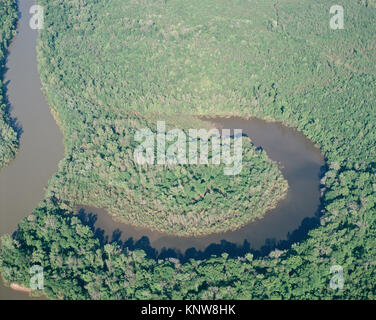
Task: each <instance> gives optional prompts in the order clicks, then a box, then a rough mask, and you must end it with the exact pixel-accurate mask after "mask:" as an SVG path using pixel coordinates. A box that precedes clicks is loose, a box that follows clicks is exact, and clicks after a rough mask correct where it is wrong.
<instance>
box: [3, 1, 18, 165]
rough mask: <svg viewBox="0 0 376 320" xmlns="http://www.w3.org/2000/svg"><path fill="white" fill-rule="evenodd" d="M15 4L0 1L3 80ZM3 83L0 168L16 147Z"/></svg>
mask: <svg viewBox="0 0 376 320" xmlns="http://www.w3.org/2000/svg"><path fill="white" fill-rule="evenodd" d="M16 24H17V4H16V1H14V0H3V1H1V2H0V26H1V27H0V79H1V80H3V76H4V72H5V61H6V57H7V50H8V46H9V44H10V41H11V39H12V38H13V36H14V35H15V34H16ZM8 109H9V108H8V105H7V101H6V97H5V85H3V81H2V85H1V86H0V170H1V168H3V167H4V166H6V165H7V164H9V162H10V161H12V160H13V158H14V156H15V154H16V152H17V149H18V134H17V132H16V130H15V128H14V126H13V123H12V121H11V119H10V115H9V110H8Z"/></svg>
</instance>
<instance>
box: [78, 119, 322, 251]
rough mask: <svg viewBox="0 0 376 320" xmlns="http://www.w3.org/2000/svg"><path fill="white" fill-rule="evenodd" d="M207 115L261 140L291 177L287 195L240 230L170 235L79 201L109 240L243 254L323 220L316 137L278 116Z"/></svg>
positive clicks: (129, 244)
mask: <svg viewBox="0 0 376 320" xmlns="http://www.w3.org/2000/svg"><path fill="white" fill-rule="evenodd" d="M208 121H210V122H211V123H212V124H213V127H214V126H215V127H217V128H220V129H221V128H227V129H242V130H243V133H244V134H246V135H247V136H249V137H250V138H251V140H252V142H253V143H254V144H255V145H256V146H261V147H262V148H263V149H264V150H265V151H266V152H267V154H268V156H269V157H270V158H271V159H272V160H274V161H276V162H277V163H278V165H279V167H280V170H281V171H282V174H283V175H284V177H285V179H287V181H288V183H289V190H288V193H287V196H286V198H285V199H283V200H281V201H280V202H279V203H278V205H277V207H276V208H275V209H273V210H270V211H268V212H267V213H266V215H265V216H264V218H263V219H260V220H257V221H255V222H252V223H249V224H248V225H246V226H244V227H242V228H240V229H238V230H236V231H230V232H226V233H220V234H212V235H209V236H204V237H177V236H169V235H166V234H163V233H159V232H154V231H150V230H148V229H144V228H138V227H134V226H131V225H126V224H123V223H119V222H115V221H114V220H113V219H112V218H111V216H110V215H109V214H108V213H107V212H106V211H105V210H103V209H98V208H92V207H87V206H81V207H79V209H83V211H84V212H85V213H86V214H88V213H92V214H93V215H94V218H95V220H96V221H95V223H92V225H93V226H94V228H96V229H98V231H97V233H98V234H99V235H104V237H103V238H104V240H105V241H113V240H120V241H121V243H122V244H125V246H127V247H129V248H132V249H134V248H145V249H147V248H149V249H150V250H151V251H155V250H157V251H158V254H157V255H159V256H162V257H166V256H176V257H181V255H188V256H191V257H205V254H203V255H202V254H201V255H200V254H197V252H196V253H195V252H194V251H201V252H207V255H208V254H209V255H210V254H212V253H220V252H223V251H227V252H231V251H233V252H234V251H236V252H237V253H238V254H243V253H244V252H247V251H248V250H249V249H253V250H255V251H260V252H262V251H265V252H266V251H267V250H268V247H269V248H270V247H273V243H279V242H280V241H283V240H291V239H294V240H300V239H301V238H302V237H303V236H304V235H305V234H306V233H305V232H304V230H307V229H309V228H310V227H311V226H312V224H315V223H317V222H318V220H317V213H318V211H319V207H320V190H319V183H320V176H321V170H322V167H323V165H324V158H323V156H322V153H321V151H320V150H319V148H317V147H316V146H315V145H314V143H313V142H312V141H310V140H308V139H307V138H306V137H305V136H304V135H303V134H302V133H300V132H298V131H297V130H295V129H292V128H288V127H286V126H284V125H282V124H281V123H279V122H267V121H264V120H260V119H255V118H252V119H248V120H246V119H242V118H214V119H210V120H208ZM315 217H316V218H315ZM86 218H87V217H86ZM294 231H295V233H294ZM153 249H155V250H153ZM171 249H172V250H173V251H175V253H176V255H175V253H174V252H171ZM189 249H190V250H189ZM187 250H188V252H187ZM192 250H193V251H192ZM161 253H162V255H160V254H161ZM235 254H236V253H235Z"/></svg>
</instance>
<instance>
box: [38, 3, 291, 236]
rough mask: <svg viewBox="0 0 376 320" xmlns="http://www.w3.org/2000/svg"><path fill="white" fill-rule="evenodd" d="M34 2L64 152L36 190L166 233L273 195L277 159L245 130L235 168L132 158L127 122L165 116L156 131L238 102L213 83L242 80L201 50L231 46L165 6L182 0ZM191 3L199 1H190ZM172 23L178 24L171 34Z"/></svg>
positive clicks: (283, 185) (142, 123)
mask: <svg viewBox="0 0 376 320" xmlns="http://www.w3.org/2000/svg"><path fill="white" fill-rule="evenodd" d="M42 4H44V5H47V12H48V13H49V14H48V15H47V16H46V19H45V27H46V28H45V30H44V31H42V33H41V39H40V42H39V48H38V49H39V50H38V51H39V62H40V72H41V77H42V82H43V84H44V90H45V92H46V94H47V97H48V99H49V102H50V104H51V105H52V106H53V107H54V108H56V110H57V112H58V114H59V123H60V124H61V126H62V128H63V132H64V133H65V143H66V145H67V153H68V156H67V158H66V159H65V161H64V163H63V164H62V165H61V168H60V171H59V173H58V174H57V175H56V176H55V178H54V179H53V180H52V181H51V183H50V185H51V187H50V189H49V194H48V196H51V197H54V198H55V199H56V200H58V201H60V202H63V203H66V204H67V205H69V206H70V207H72V206H74V205H82V204H85V205H91V206H95V207H100V208H105V209H107V210H108V211H109V212H111V213H112V214H113V215H115V216H116V217H117V218H118V219H119V220H121V221H125V222H127V223H131V224H134V225H137V226H142V227H147V228H152V229H155V230H158V231H162V232H168V233H169V234H178V235H204V234H210V233H213V232H222V231H226V230H232V229H236V228H239V227H241V226H242V225H244V224H246V223H247V222H250V221H252V220H255V219H257V218H260V217H262V216H263V215H264V214H265V212H266V211H267V210H269V209H271V208H273V207H274V206H275V205H276V204H277V203H278V201H279V200H280V199H281V198H283V197H284V196H285V194H286V190H287V182H286V181H285V180H284V179H283V176H282V174H281V173H280V172H279V170H278V168H277V165H276V164H275V163H272V162H271V161H270V160H269V159H268V158H267V155H266V153H265V152H263V151H261V152H259V151H256V150H255V147H254V146H253V145H251V143H250V141H249V139H248V138H243V140H244V141H243V150H244V152H243V164H242V166H243V168H242V171H241V173H240V174H239V175H236V176H226V175H224V173H223V170H224V165H223V164H222V165H211V164H210V165H208V166H206V165H199V166H197V165H191V164H189V165H179V166H160V165H152V166H148V167H141V166H140V165H138V164H135V163H134V157H133V153H134V150H135V148H136V147H137V145H138V144H139V143H138V142H135V141H134V136H135V132H136V130H137V129H140V128H150V129H151V130H153V132H154V133H156V122H157V120H164V121H167V124H168V128H167V130H169V129H173V128H180V129H184V130H186V133H187V129H189V128H208V124H207V123H204V122H203V121H201V120H199V119H198V118H195V117H193V116H194V115H213V114H225V113H226V111H228V110H230V109H234V107H235V106H237V105H239V104H240V100H239V99H238V98H239V97H237V95H238V94H235V91H234V88H235V86H234V87H232V86H229V87H228V88H226V89H225V90H224V89H223V88H225V87H226V83H228V82H229V81H230V80H231V79H230V78H231V77H233V76H235V77H243V78H244V79H243V80H242V81H245V79H246V78H245V76H246V75H245V73H244V72H242V74H238V71H237V70H234V69H233V66H235V65H236V64H237V62H236V61H233V59H231V64H227V63H225V62H224V61H222V62H221V63H220V64H218V63H219V61H218V57H213V53H214V52H217V53H218V54H219V55H221V54H223V55H224V57H223V59H226V60H229V61H230V57H232V56H233V55H234V50H235V49H234V48H230V47H229V46H224V44H223V41H227V40H226V39H225V37H224V35H222V36H221V38H220V39H218V40H216V41H214V42H213V44H212V45H209V42H208V39H209V38H211V37H212V35H211V32H210V30H208V29H207V27H205V26H201V27H197V26H196V23H198V21H195V20H194V21H191V20H190V18H189V17H184V20H181V19H180V18H177V17H176V16H175V15H176V14H177V13H185V12H189V11H190V10H191V9H192V10H193V8H190V7H189V8H181V7H180V4H179V3H171V9H172V11H171V12H170V13H168V14H166V13H163V12H165V10H166V6H165V4H163V3H162V2H158V1H157V2H146V3H145V4H140V3H130V2H126V1H125V2H124V1H105V2H97V3H93V2H85V1H80V2H77V1H65V2H64V3H61V2H56V1H49V2H48V3H43V2H42ZM193 7H194V6H193ZM194 10H195V12H197V14H198V13H200V12H201V10H200V6H199V7H198V8H195V9H194ZM57 17H59V18H57ZM199 17H200V19H199V20H200V21H201V20H202V21H206V20H205V19H206V18H207V17H206V16H205V15H202V16H199ZM179 21H180V22H179ZM213 23H214V22H213ZM221 23H222V22H218V24H221ZM215 24H217V22H216V23H215ZM222 27H223V26H222ZM174 28H178V29H179V30H180V29H181V30H180V31H179V32H183V33H184V35H182V36H181V37H180V36H178V35H177V36H171V35H170V33H171V34H175V33H176V32H177V31H176V30H175V29H174ZM67 30H69V32H68V31H67ZM221 48H223V49H221ZM226 48H228V50H227V49H226ZM236 50H239V48H238V49H236ZM221 51H223V52H222V53H221ZM226 57H227V58H226ZM188 60H189V61H191V62H189V61H188ZM216 60H217V61H216ZM239 70H240V69H239ZM217 80H220V81H221V82H222V83H221V84H220V85H219V84H218V83H217ZM239 81H240V80H239ZM237 82H238V80H237ZM234 85H235V84H234ZM225 92H226V93H228V94H226V96H223V93H225ZM217 111H218V112H217ZM182 118H184V120H183V121H182ZM167 147H168V145H167ZM188 152H189V151H188ZM209 163H211V162H210V159H209Z"/></svg>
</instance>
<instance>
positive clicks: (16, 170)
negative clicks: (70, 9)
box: [0, 0, 64, 299]
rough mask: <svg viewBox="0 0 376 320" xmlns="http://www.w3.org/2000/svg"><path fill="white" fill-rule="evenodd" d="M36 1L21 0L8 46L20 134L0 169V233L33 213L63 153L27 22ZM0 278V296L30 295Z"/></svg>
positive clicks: (9, 85) (8, 79)
mask: <svg viewBox="0 0 376 320" xmlns="http://www.w3.org/2000/svg"><path fill="white" fill-rule="evenodd" d="M33 4H35V0H21V1H19V3H18V6H19V11H20V20H19V24H18V34H17V36H16V37H15V38H14V39H13V42H12V44H11V46H10V49H9V54H8V60H7V63H6V68H7V72H6V74H5V76H4V83H5V87H6V90H7V97H8V101H9V103H10V105H11V110H10V112H11V116H12V117H13V118H16V119H17V122H18V124H19V125H20V127H21V128H22V134H21V139H20V148H19V152H18V154H17V156H16V159H15V160H14V161H13V162H12V163H11V164H10V165H9V166H8V167H6V168H4V169H3V170H2V171H1V172H0V235H3V234H6V233H13V232H14V231H15V230H16V229H17V225H18V223H19V222H20V221H21V220H22V219H23V218H24V217H26V216H28V215H29V214H31V212H32V211H33V209H34V208H35V207H36V206H37V205H38V203H39V202H40V201H41V200H42V199H43V196H44V193H45V187H46V186H47V183H48V180H49V179H50V178H51V177H52V175H53V174H54V173H55V172H56V171H57V169H58V163H59V161H60V160H61V159H63V157H64V146H63V136H62V134H61V132H60V130H59V128H58V126H57V125H56V123H55V120H54V119H53V117H52V115H51V113H50V111H49V107H48V105H47V103H46V100H45V98H44V96H43V94H42V93H41V90H40V89H41V83H40V78H39V73H38V65H37V53H36V41H37V36H38V30H32V29H31V28H30V26H29V19H30V17H31V16H30V14H29V10H30V7H31V6H32V5H33ZM0 282H1V284H0V299H22V298H27V297H28V295H26V294H22V293H19V292H15V291H13V290H10V289H8V288H5V287H4V285H3V283H2V281H0Z"/></svg>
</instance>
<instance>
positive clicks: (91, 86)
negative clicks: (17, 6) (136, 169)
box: [0, 0, 376, 299]
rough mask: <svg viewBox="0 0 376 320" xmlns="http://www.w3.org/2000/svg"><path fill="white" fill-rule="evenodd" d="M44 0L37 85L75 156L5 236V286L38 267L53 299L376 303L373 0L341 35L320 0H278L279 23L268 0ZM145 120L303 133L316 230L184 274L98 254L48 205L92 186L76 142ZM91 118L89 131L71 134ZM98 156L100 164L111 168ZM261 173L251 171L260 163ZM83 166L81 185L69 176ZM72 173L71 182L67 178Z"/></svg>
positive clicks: (165, 263) (171, 264)
mask: <svg viewBox="0 0 376 320" xmlns="http://www.w3.org/2000/svg"><path fill="white" fill-rule="evenodd" d="M40 3H41V4H43V5H44V6H45V7H46V9H47V10H46V12H48V15H49V17H46V23H47V25H46V29H45V30H44V31H43V32H42V34H41V39H40V42H39V43H40V47H39V53H40V54H39V59H40V65H41V66H43V68H41V73H42V81H43V83H44V88H45V90H46V93H47V96H48V99H49V102H50V103H51V105H53V106H55V107H56V109H57V110H58V112H59V115H60V116H61V121H62V123H63V124H64V129H65V130H66V131H65V133H66V134H65V137H66V145H67V146H69V148H70V149H69V150H74V151H75V152H72V153H70V152H69V153H68V154H69V155H70V157H71V158H68V159H67V161H65V162H64V164H63V165H62V168H61V170H60V172H59V174H57V175H56V177H54V179H53V180H52V182H51V187H50V190H49V191H48V192H49V193H48V194H47V197H46V200H45V201H44V202H43V203H41V205H40V206H39V207H38V208H37V209H36V210H35V211H34V213H33V214H32V215H31V216H29V217H28V218H26V219H24V220H23V221H22V222H21V223H20V226H19V230H18V232H17V233H16V234H15V237H14V238H11V237H10V236H5V237H3V239H2V250H1V254H0V270H1V273H2V275H3V277H4V279H5V281H6V282H7V283H14V282H15V283H18V284H22V285H25V286H28V283H29V280H30V273H29V270H30V267H31V266H32V265H35V264H36V265H41V266H42V267H43V269H44V275H45V289H44V292H45V293H46V295H47V296H48V297H49V298H62V299H375V298H376V283H375V281H374V279H375V278H376V261H375V257H376V240H375V239H376V184H375V181H376V152H375V151H376V144H375V138H376V136H375V132H376V122H375V119H376V114H375V108H374V106H375V104H376V100H375V94H374V93H375V88H374V84H375V82H376V72H375V71H376V69H375V68H376V63H375V55H374V49H375V47H376V44H375V37H374V34H375V31H376V30H375V26H376V25H375V23H374V18H375V15H376V11H375V8H374V6H372V5H369V4H372V1H369V2H366V1H353V0H343V1H342V2H341V4H342V5H343V6H344V7H345V8H346V11H345V12H346V23H345V30H336V31H334V30H330V28H329V19H330V15H329V13H328V12H329V6H328V3H327V1H325V0H317V1H314V2H312V1H309V0H304V1H302V0H300V1H298V0H289V1H283V2H279V3H278V16H277V15H276V9H275V2H274V1H268V0H251V1H244V0H232V1H230V2H229V1H221V0H216V1H212V0H203V1H202V0H201V1H174V0H170V1H142V2H141V1H129V2H126V1H120V0H119V1H115V0H111V1H103V0H101V1H94V0H92V1H57V0H56V1H47V0H43V1H40ZM367 3H368V5H367ZM99 16H100V17H101V18H100V19H98V17H99ZM120 21H121V25H122V28H119V27H118V26H119V24H120ZM102 25H103V26H102ZM98 30H100V32H97V31H98ZM106 30H107V31H106ZM157 39H158V40H159V42H158V41H157ZM126 40H128V41H126ZM131 40H132V41H131ZM182 42H184V46H183V45H182V44H181V43H182ZM205 46H206V47H205ZM197 48H199V49H200V50H198V49H197ZM55 50H56V51H55ZM75 50H76V51H75ZM188 50H191V51H188ZM52 52H53V54H52ZM59 52H60V54H59ZM67 52H71V55H70V56H69V55H67ZM120 53H122V54H124V55H126V56H127V58H128V59H127V61H132V63H127V62H126V61H125V62H124V56H121V54H120ZM155 55H157V56H155ZM117 59H119V60H117ZM179 59H180V60H179ZM92 61H96V63H95V64H94V65H93V64H92ZM158 61H165V62H164V63H159V62H158ZM154 62H158V63H154ZM182 63H184V65H185V66H186V67H185V68H183V67H182ZM162 66H165V69H161V68H162ZM349 66H351V67H349ZM50 74H51V75H52V76H49V75H50ZM103 75H106V76H105V77H104V76H103ZM163 76H164V78H163ZM154 77H157V78H158V81H153V79H154ZM145 79H148V81H145ZM163 79H164V81H163ZM184 80H185V82H184ZM179 81H181V82H179ZM177 83H180V85H179V86H177V85H176V84H177ZM178 88H179V90H178ZM157 92H159V96H158V95H157ZM195 92H197V94H195ZM210 99H213V100H210ZM189 101H191V104H189ZM210 101H215V103H209V102H210ZM109 102H111V103H109ZM116 102H118V105H117V104H116ZM235 102H236V103H235ZM84 106H88V107H84ZM89 106H90V107H89ZM161 106H163V109H162V107H161ZM218 106H219V107H218ZM137 108H140V109H137ZM148 108H150V109H148ZM214 108H215V109H214ZM88 110H90V112H89V111H88ZM131 110H133V111H134V112H139V113H138V114H136V113H134V114H132V113H131V112H130V111H131ZM147 110H150V111H154V112H160V113H162V114H163V116H165V115H166V114H172V113H173V111H174V110H175V111H179V112H183V111H184V112H185V113H186V114H199V115H205V114H207V115H212V114H213V110H214V111H215V113H216V114H230V113H233V114H239V115H244V116H246V115H254V116H258V117H261V118H264V119H270V120H281V121H283V122H284V123H285V124H287V125H290V126H293V127H296V128H298V129H299V130H301V131H303V133H305V134H306V135H307V136H308V137H310V138H311V139H312V140H313V141H315V142H316V143H317V144H319V145H320V147H321V149H322V151H323V152H324V153H325V154H326V158H327V161H328V167H327V168H326V169H327V170H326V173H325V176H324V177H323V179H322V181H321V191H322V194H323V198H322V203H323V212H322V217H321V221H320V222H321V223H320V226H319V227H317V228H316V229H314V230H311V231H310V232H309V234H308V236H307V238H306V239H305V240H304V241H302V242H301V243H296V244H294V245H292V247H291V248H288V249H286V250H282V249H281V250H275V251H272V252H271V253H270V255H269V256H267V257H258V258H256V257H255V256H254V255H253V254H252V253H248V254H246V255H245V256H244V257H231V256H229V255H228V254H223V255H221V256H219V257H216V256H213V257H211V258H208V259H207V260H205V261H197V260H193V259H191V260H190V261H187V262H185V263H181V262H180V261H178V260H175V259H171V260H158V261H155V260H153V259H150V258H149V257H147V256H146V253H145V252H144V251H142V250H135V251H128V252H122V251H121V248H120V247H119V246H118V245H117V244H115V243H111V244H107V245H105V246H102V245H101V244H100V242H99V240H98V239H97V238H96V237H95V236H94V233H93V232H92V231H91V230H90V229H89V228H88V227H86V226H84V225H83V224H82V223H81V222H80V221H79V220H78V219H77V217H75V216H73V215H71V214H70V210H69V208H64V207H62V202H61V200H62V199H60V198H59V197H60V194H73V195H74V192H75V190H86V189H87V190H89V189H90V188H86V187H85V185H84V183H85V182H83V181H95V180H94V179H93V178H92V177H90V179H86V180H83V179H82V176H84V175H85V174H86V173H85V171H84V166H85V165H86V164H87V163H86V159H87V158H85V156H86V151H85V150H86V149H85V148H87V146H85V142H89V143H92V142H91V141H94V140H89V138H90V137H89V136H88V135H90V134H93V135H94V136H93V138H94V137H96V136H97V135H98V136H100V137H104V136H105V133H103V132H107V133H106V134H108V135H111V134H114V133H113V132H114V130H116V128H115V126H116V122H115V121H116V120H119V119H120V121H124V122H125V121H128V120H127V119H130V120H132V119H133V118H132V117H133V115H135V117H136V116H137V123H140V122H141V124H140V125H139V126H140V127H143V126H144V122H143V121H148V123H154V122H153V121H152V120H153V119H154V120H155V119H156V116H155V115H154V116H153V119H147V118H146V116H145V112H146V111H147ZM140 112H141V115H142V116H141V115H140ZM114 115H116V117H115V116H114ZM95 121H98V123H100V126H101V130H102V131H99V130H100V127H94V126H95ZM134 121H136V120H134ZM171 121H173V120H171ZM124 122H122V123H124ZM86 123H88V124H89V125H88V127H91V128H96V131H99V133H98V134H96V133H91V131H90V130H89V131H87V128H85V129H82V130H80V128H81V127H82V128H84V127H85V125H86ZM193 123H196V122H195V121H193ZM67 124H69V125H67ZM172 124H173V123H170V125H172ZM190 126H191V125H189V126H186V127H184V128H189V127H190ZM124 127H125V126H124V125H123V124H121V125H120V128H121V130H122V129H123V128H124ZM132 127H137V126H132ZM172 127H174V126H172ZM84 139H85V140H84ZM97 139H99V137H98V138H97ZM104 139H105V140H104V141H107V140H106V138H104ZM77 141H78V142H77ZM114 141H117V140H114ZM81 142H82V143H81ZM94 142H95V141H94ZM80 143H81V144H80ZM109 143H110V141H109ZM79 145H81V148H79ZM101 145H102V141H101V142H100V143H98V146H101ZM125 145H126V146H127V145H130V144H129V142H128V141H125ZM118 146H119V144H118V143H115V144H114V145H111V144H109V145H108V146H107V145H106V147H105V148H106V150H111V148H114V149H116V148H118ZM89 147H90V146H89ZM103 148H104V147H103ZM88 149H89V148H88ZM79 150H82V151H81V153H82V154H84V155H85V156H83V157H82V158H81V157H78V156H77V154H78V151H79ZM249 150H252V149H251V147H250V149H249ZM104 152H105V151H103V152H102V155H103V156H101V154H99V157H100V158H101V159H98V161H106V153H104ZM107 152H108V151H107ZM108 154H111V153H110V152H108ZM113 154H115V155H116V153H113ZM114 157H115V156H114ZM109 158H111V157H110V156H109ZM83 159H85V161H83ZM72 162H77V163H76V164H75V165H73V164H71V163H72ZM108 162H110V163H114V162H113V160H110V161H108ZM267 163H268V162H267V161H262V165H263V167H264V166H267ZM78 164H80V166H81V174H80V175H77V173H76V172H75V171H74V170H71V169H69V166H71V168H76V166H77V165H78ZM106 168H116V166H110V165H108V166H107V167H106V166H103V169H104V170H105V169H106ZM69 170H71V171H69ZM87 170H89V169H87ZM68 172H71V174H70V178H69V179H71V181H70V182H69V183H65V179H66V177H68V175H67V173H68ZM101 172H102V171H98V174H100V173H101ZM104 172H106V171H104ZM175 172H178V171H175ZM174 174H175V173H174ZM75 177H77V178H75ZM59 179H61V180H59ZM74 179H77V181H75V182H74V183H73V182H72V181H74ZM99 179H100V178H99V177H98V181H99ZM58 181H61V182H62V183H61V185H60V187H59V184H58V183H57V182H58ZM107 181H110V180H107ZM113 183H117V182H116V181H113ZM77 186H78V187H80V188H77ZM93 187H94V186H93ZM61 190H64V192H62V191H61ZM79 196H80V195H79ZM75 197H78V196H75ZM80 197H84V196H80ZM98 198H100V195H99V196H98ZM73 199H75V198H73ZM68 200H69V199H65V200H64V201H66V202H67V203H66V204H65V205H66V206H68V207H69V201H68ZM333 265H340V266H341V267H342V268H343V270H344V287H343V289H337V290H335V289H332V288H330V286H329V282H330V279H331V278H332V277H333V274H330V270H331V267H332V266H333Z"/></svg>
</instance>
